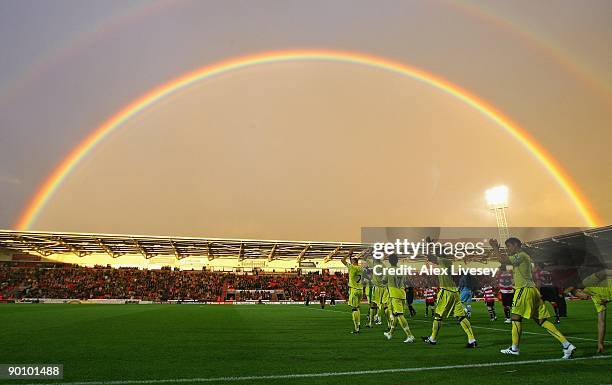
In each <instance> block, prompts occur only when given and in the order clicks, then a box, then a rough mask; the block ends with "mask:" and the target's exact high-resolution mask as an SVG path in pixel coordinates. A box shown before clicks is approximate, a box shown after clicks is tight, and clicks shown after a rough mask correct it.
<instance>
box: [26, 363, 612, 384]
mask: <svg viewBox="0 0 612 385" xmlns="http://www.w3.org/2000/svg"><path fill="white" fill-rule="evenodd" d="M607 358H612V356H593V357H580V358H574V359H572V360H565V359H563V358H549V359H544V360H527V361H506V362H487V363H482V364H468V365H446V366H427V367H420V368H397V369H376V370H357V371H351V372H324V373H300V374H276V375H268V376H242V377H211V378H173V379H159V380H124V381H82V382H57V383H49V384H40V383H39V384H36V383H34V384H28V385H130V384H165V383H183V382H234V381H256V380H283V379H299V378H315V377H339V376H354V375H364V374H386V373H405V372H424V371H431V370H447V369H471V368H487V367H492V366H512V365H528V364H545V363H549V362H572V361H582V360H599V359H607Z"/></svg>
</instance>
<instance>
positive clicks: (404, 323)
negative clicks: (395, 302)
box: [398, 315, 412, 337]
mask: <svg viewBox="0 0 612 385" xmlns="http://www.w3.org/2000/svg"><path fill="white" fill-rule="evenodd" d="M398 320H399V324H400V326H401V327H402V329H404V332H406V337H411V336H412V332H411V331H410V326H408V321H406V317H404V316H403V315H401V316H399V318H398Z"/></svg>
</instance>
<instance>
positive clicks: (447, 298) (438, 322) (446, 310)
mask: <svg viewBox="0 0 612 385" xmlns="http://www.w3.org/2000/svg"><path fill="white" fill-rule="evenodd" d="M427 242H431V240H430V239H429V237H428V238H427ZM427 258H428V260H429V262H431V263H435V264H437V265H438V266H440V267H441V268H444V269H447V273H448V274H439V275H438V280H439V282H440V283H439V286H440V291H438V298H437V304H436V308H435V311H434V316H433V325H432V328H431V335H430V336H429V337H421V338H422V340H423V342H425V343H426V344H430V345H435V344H437V343H438V332H439V331H440V328H441V327H442V320H443V319H444V318H446V317H449V316H450V315H451V314H452V315H454V316H455V317H456V318H457V320H458V321H459V325H461V328H462V329H463V331H464V332H465V334H466V335H467V337H468V343H467V344H466V345H465V347H466V348H475V347H477V346H478V344H477V343H476V337H475V336H474V331H473V330H472V324H471V323H470V321H469V320H468V319H467V317H466V314H465V309H464V308H463V306H462V305H461V299H460V298H459V289H457V285H455V282H453V280H452V278H451V276H450V267H451V265H452V261H451V260H450V259H448V258H444V257H439V256H436V255H428V256H427Z"/></svg>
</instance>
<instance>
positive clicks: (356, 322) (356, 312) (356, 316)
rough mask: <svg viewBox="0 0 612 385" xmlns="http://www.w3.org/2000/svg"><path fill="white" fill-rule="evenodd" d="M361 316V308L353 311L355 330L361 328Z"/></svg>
mask: <svg viewBox="0 0 612 385" xmlns="http://www.w3.org/2000/svg"><path fill="white" fill-rule="evenodd" d="M359 318H361V312H360V311H359V309H357V310H354V311H353V325H355V330H359V323H360V321H359Z"/></svg>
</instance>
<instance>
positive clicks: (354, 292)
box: [348, 287, 363, 307]
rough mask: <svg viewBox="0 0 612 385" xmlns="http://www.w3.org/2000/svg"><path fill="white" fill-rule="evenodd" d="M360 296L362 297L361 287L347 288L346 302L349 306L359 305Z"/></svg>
mask: <svg viewBox="0 0 612 385" xmlns="http://www.w3.org/2000/svg"><path fill="white" fill-rule="evenodd" d="M361 298H363V289H355V288H354V287H350V288H349V298H348V304H349V306H350V307H359V304H360V303H361Z"/></svg>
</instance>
